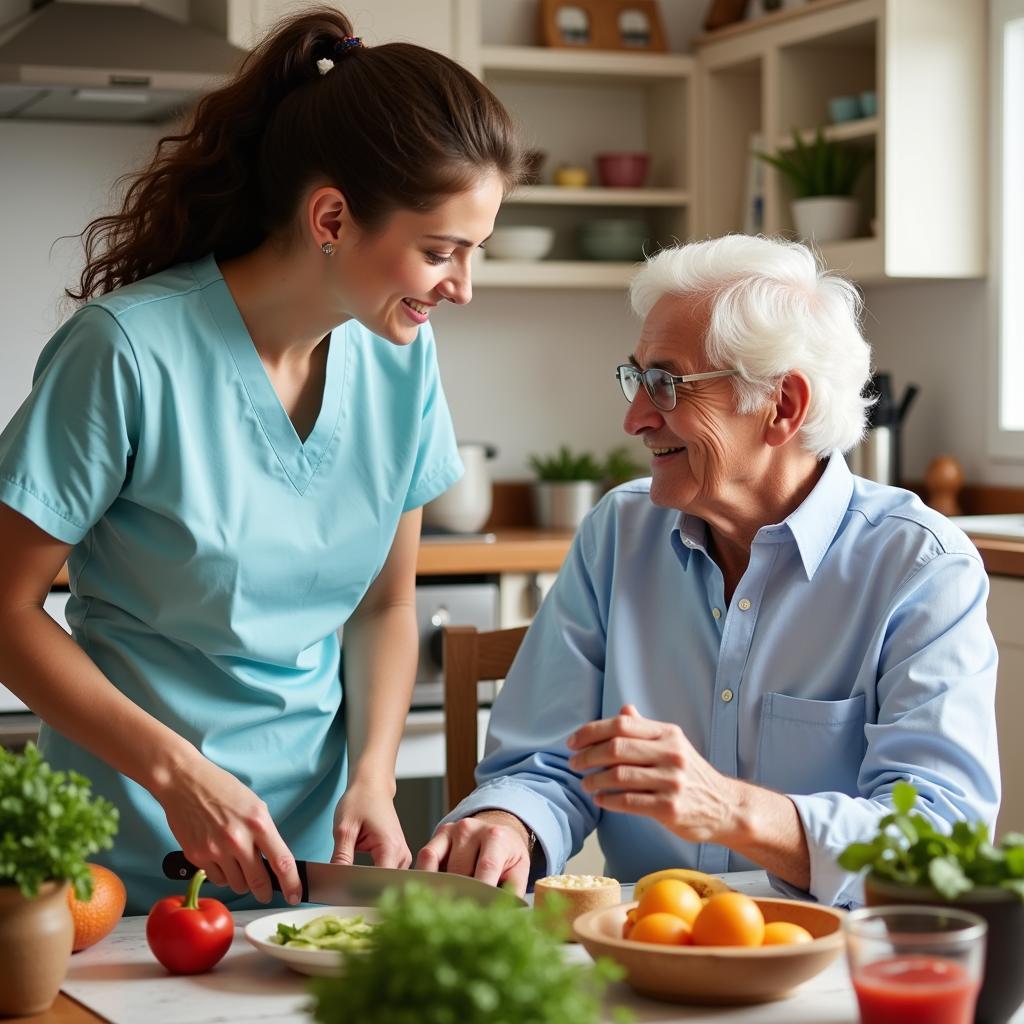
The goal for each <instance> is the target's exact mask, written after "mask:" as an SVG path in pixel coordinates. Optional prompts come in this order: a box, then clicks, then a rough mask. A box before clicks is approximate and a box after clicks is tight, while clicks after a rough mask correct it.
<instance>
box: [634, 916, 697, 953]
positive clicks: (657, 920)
mask: <svg viewBox="0 0 1024 1024" xmlns="http://www.w3.org/2000/svg"><path fill="white" fill-rule="evenodd" d="M629 937H630V939H631V940H632V941H633V942H654V943H657V944H658V945H659V946H686V945H689V942H690V926H689V925H688V924H687V923H686V922H685V921H684V920H683V919H682V918H681V917H676V915H675V914H648V915H647V916H646V917H638V918H637V921H636V924H635V925H633V930H632V931H631V932H630V933H629Z"/></svg>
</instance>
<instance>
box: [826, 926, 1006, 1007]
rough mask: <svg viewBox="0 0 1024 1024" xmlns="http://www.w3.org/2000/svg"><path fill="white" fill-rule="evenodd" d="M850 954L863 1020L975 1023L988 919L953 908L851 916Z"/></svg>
mask: <svg viewBox="0 0 1024 1024" xmlns="http://www.w3.org/2000/svg"><path fill="white" fill-rule="evenodd" d="M844 931H845V932H846V959H847V963H848V964H849V966H850V979H851V980H852V981H853V988H854V991H855V992H856V993H857V1004H858V1006H859V1007H860V1019H861V1024H971V1022H972V1021H973V1020H974V1004H975V1003H976V1002H977V1000H978V990H979V989H980V988H981V977H982V972H983V969H984V963H985V932H986V931H987V925H986V924H985V921H984V919H983V918H981V917H979V916H978V915H977V914H971V913H969V912H968V911H966V910H954V909H953V908H952V907H940V906H935V907H926V906H919V907H914V906H892V907H865V908H864V909H862V910H854V911H852V912H851V913H850V914H848V915H847V917H846V920H845V922H844Z"/></svg>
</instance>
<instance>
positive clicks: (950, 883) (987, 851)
mask: <svg viewBox="0 0 1024 1024" xmlns="http://www.w3.org/2000/svg"><path fill="white" fill-rule="evenodd" d="M916 801H917V790H916V789H915V787H914V786H912V785H910V783H908V782H897V783H896V785H895V786H893V790H892V802H893V811H892V813H891V814H887V815H886V816H885V817H884V818H882V819H881V821H880V822H879V823H878V834H877V835H876V836H875V838H874V839H872V840H871V842H870V843H851V844H850V845H849V846H848V847H847V848H846V849H845V850H843V852H842V853H841V854H840V855H839V866H840V867H841V868H844V869H845V870H847V871H861V870H863V869H864V868H869V869H870V873H871V874H872V875H874V876H875V877H876V878H881V879H887V880H888V881H891V882H896V883H897V884H899V885H931V886H932V888H934V889H935V890H936V891H937V892H939V893H940V894H941V895H942V896H944V897H945V898H946V899H949V900H955V899H956V898H957V896H959V895H960V894H961V893H965V892H970V891H971V890H972V889H974V888H975V887H977V886H997V887H999V888H1002V889H1009V890H1010V891H1011V892H1015V893H1016V894H1017V895H1018V896H1020V897H1021V899H1024V835H1022V834H1020V833H1019V832H1009V833H1007V834H1006V835H1005V836H1003V840H1002V842H1001V843H1000V844H999V845H998V846H993V844H992V843H991V842H990V841H989V833H988V826H987V825H986V824H985V823H984V822H977V823H975V824H973V825H971V824H969V823H968V822H965V821H958V822H957V823H956V824H955V825H954V826H953V831H952V833H951V834H950V835H946V834H944V833H942V832H938V831H937V830H936V829H935V826H934V825H932V823H931V822H930V821H929V820H928V819H927V818H925V817H924V816H923V815H921V814H914V813H913V810H914V804H915V803H916Z"/></svg>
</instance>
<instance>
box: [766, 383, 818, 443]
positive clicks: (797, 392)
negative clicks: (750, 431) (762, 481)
mask: <svg viewBox="0 0 1024 1024" xmlns="http://www.w3.org/2000/svg"><path fill="white" fill-rule="evenodd" d="M773 403H774V408H773V412H772V416H771V418H770V419H769V421H768V425H767V427H766V429H765V441H766V442H767V443H768V444H770V445H771V446H772V447H773V448H774V447H778V446H780V445H784V444H786V442H787V441H790V440H791V439H792V438H794V437H795V436H796V434H797V432H798V431H799V430H800V428H801V427H802V426H803V424H804V420H805V419H807V413H808V411H809V410H810V407H811V382H810V381H809V380H808V379H807V378H806V377H805V376H804V375H803V374H802V373H801V372H800V371H799V370H792V371H790V372H789V373H787V374H786V376H785V377H783V378H782V380H781V381H780V382H779V385H778V387H777V388H776V390H775V395H774V398H773Z"/></svg>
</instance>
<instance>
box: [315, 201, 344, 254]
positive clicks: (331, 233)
mask: <svg viewBox="0 0 1024 1024" xmlns="http://www.w3.org/2000/svg"><path fill="white" fill-rule="evenodd" d="M346 210H347V203H346V202H345V197H344V195H342V193H341V192H339V191H338V190H337V189H336V188H328V187H324V188H318V189H315V190H314V191H313V192H311V193H310V195H309V199H308V200H307V202H306V215H307V223H308V229H309V233H310V236H311V237H312V239H313V241H314V242H315V243H316V245H317V247H320V248H322V247H323V245H324V243H326V242H330V243H331V244H332V245H334V244H337V241H338V236H339V235H340V234H341V229H342V223H343V221H344V220H345V214H346Z"/></svg>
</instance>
